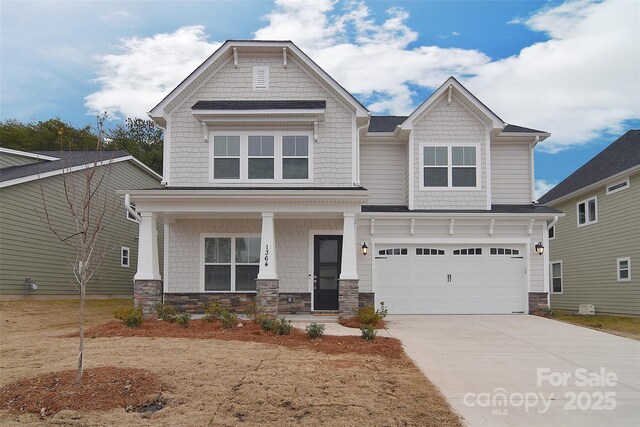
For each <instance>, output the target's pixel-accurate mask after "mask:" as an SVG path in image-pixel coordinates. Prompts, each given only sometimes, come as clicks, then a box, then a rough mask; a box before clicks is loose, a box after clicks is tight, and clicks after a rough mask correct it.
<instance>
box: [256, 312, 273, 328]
mask: <svg viewBox="0 0 640 427" xmlns="http://www.w3.org/2000/svg"><path fill="white" fill-rule="evenodd" d="M267 320H269V316H267V315H266V314H265V313H258V314H256V317H255V319H253V323H255V324H256V325H258V326H260V327H261V328H262V324H263V323H264V322H266V321H267ZM270 327H271V326H269V328H270ZM269 328H266V329H265V328H263V329H265V330H268V329H269Z"/></svg>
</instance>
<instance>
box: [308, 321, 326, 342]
mask: <svg viewBox="0 0 640 427" xmlns="http://www.w3.org/2000/svg"><path fill="white" fill-rule="evenodd" d="M304 331H305V332H306V333H307V335H309V338H310V339H312V340H315V339H316V338H321V337H322V335H324V325H323V324H322V323H315V322H314V323H309V324H308V325H307V327H306V328H304Z"/></svg>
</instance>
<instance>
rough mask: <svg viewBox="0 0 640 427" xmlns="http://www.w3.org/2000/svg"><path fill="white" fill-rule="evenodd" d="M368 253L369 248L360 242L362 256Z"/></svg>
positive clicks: (365, 243)
mask: <svg viewBox="0 0 640 427" xmlns="http://www.w3.org/2000/svg"><path fill="white" fill-rule="evenodd" d="M367 252H369V246H367V242H362V255H367Z"/></svg>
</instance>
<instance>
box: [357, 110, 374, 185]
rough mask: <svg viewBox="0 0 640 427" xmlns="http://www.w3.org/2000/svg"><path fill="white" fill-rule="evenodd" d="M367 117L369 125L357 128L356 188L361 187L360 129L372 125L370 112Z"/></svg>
mask: <svg viewBox="0 0 640 427" xmlns="http://www.w3.org/2000/svg"><path fill="white" fill-rule="evenodd" d="M367 116H368V117H367V123H365V124H364V125H362V126H360V127H356V182H355V185H356V186H360V129H364V128H366V127H369V123H371V112H368V113H367Z"/></svg>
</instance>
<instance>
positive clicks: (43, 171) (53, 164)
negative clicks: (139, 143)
mask: <svg viewBox="0 0 640 427" xmlns="http://www.w3.org/2000/svg"><path fill="white" fill-rule="evenodd" d="M33 153H34V154H38V155H41V156H45V157H50V158H54V159H55V160H50V161H43V162H39V163H31V164H28V165H22V166H11V167H8V168H4V169H1V170H0V188H3V187H10V186H12V185H16V184H21V183H23V182H29V181H34V180H36V179H39V178H45V177H48V176H53V175H59V174H61V173H63V172H64V171H68V170H69V169H71V170H72V171H73V170H77V169H80V168H83V167H85V166H88V165H92V164H93V163H94V162H97V163H99V165H102V164H104V163H116V162H121V161H125V160H133V161H134V162H135V163H136V164H137V165H138V166H139V167H141V168H142V169H143V170H145V171H146V172H147V173H149V174H151V175H152V176H153V177H154V178H157V179H162V177H161V176H160V175H158V174H157V173H155V172H154V171H153V170H151V169H150V168H149V167H148V166H146V165H145V164H143V163H142V162H140V161H139V160H138V159H136V158H135V157H133V156H131V155H130V154H129V153H127V152H126V151H65V152H61V151H34V152H33Z"/></svg>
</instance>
